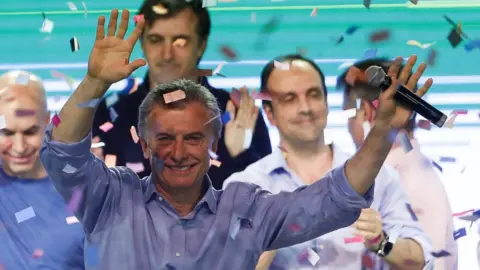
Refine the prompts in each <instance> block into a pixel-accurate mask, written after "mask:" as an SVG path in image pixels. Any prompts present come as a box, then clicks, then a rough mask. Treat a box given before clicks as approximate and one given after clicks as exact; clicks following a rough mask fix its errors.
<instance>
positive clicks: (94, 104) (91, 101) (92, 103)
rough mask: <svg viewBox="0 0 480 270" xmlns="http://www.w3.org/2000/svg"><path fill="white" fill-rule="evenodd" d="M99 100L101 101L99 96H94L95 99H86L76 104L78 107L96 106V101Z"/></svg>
mask: <svg viewBox="0 0 480 270" xmlns="http://www.w3.org/2000/svg"><path fill="white" fill-rule="evenodd" d="M100 101H102V99H101V98H95V99H92V100H89V101H86V102H84V103H81V104H78V107H80V108H95V107H97V105H98V103H100Z"/></svg>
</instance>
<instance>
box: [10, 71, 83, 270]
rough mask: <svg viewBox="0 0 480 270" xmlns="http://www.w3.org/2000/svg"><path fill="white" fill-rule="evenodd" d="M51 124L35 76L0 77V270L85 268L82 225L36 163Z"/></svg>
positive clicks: (25, 73) (15, 75)
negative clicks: (44, 136) (46, 129)
mask: <svg viewBox="0 0 480 270" xmlns="http://www.w3.org/2000/svg"><path fill="white" fill-rule="evenodd" d="M49 121H50V117H49V113H48V111H47V104H46V97H45V91H44V89H43V85H42V82H41V81H40V79H39V78H38V77H37V76H35V75H33V74H30V73H28V72H25V71H10V72H7V73H5V74H3V75H2V76H0V158H1V167H0V268H2V267H3V268H4V269H6V270H10V269H15V270H32V269H55V270H65V269H84V263H83V244H84V233H83V230H82V226H81V224H80V223H79V222H78V220H77V219H76V218H75V216H74V215H73V213H72V211H70V210H69V209H68V207H67V204H66V203H65V201H64V199H63V198H62V197H60V196H59V194H58V193H57V191H56V190H55V187H54V186H53V183H52V181H51V180H50V178H49V177H48V176H47V172H46V171H45V169H44V168H43V166H42V164H41V162H40V159H39V152H40V147H41V145H42V138H43V135H44V132H45V127H46V126H47V124H48V122H49ZM73 203H74V202H73ZM71 207H72V208H74V207H75V206H74V205H71ZM71 210H73V209H71Z"/></svg>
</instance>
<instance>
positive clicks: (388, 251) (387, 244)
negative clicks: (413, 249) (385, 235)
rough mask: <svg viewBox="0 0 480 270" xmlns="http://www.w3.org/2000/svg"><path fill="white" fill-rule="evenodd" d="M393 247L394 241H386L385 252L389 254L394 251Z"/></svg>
mask: <svg viewBox="0 0 480 270" xmlns="http://www.w3.org/2000/svg"><path fill="white" fill-rule="evenodd" d="M392 249H393V243H390V242H387V243H385V247H384V248H383V254H385V256H387V255H388V254H389V253H390V251H392Z"/></svg>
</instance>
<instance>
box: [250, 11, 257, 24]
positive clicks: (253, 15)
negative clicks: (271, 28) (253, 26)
mask: <svg viewBox="0 0 480 270" xmlns="http://www.w3.org/2000/svg"><path fill="white" fill-rule="evenodd" d="M250 22H251V23H257V13H255V12H252V13H250Z"/></svg>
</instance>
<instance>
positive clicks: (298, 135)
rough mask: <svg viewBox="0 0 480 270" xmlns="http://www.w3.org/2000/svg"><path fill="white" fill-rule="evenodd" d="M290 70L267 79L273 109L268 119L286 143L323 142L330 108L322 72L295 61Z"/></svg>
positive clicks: (278, 70)
mask: <svg viewBox="0 0 480 270" xmlns="http://www.w3.org/2000/svg"><path fill="white" fill-rule="evenodd" d="M290 66H291V67H290V69H289V70H282V69H278V68H275V69H274V70H273V71H272V73H271V74H270V77H269V78H268V83H267V88H268V91H269V93H270V95H271V96H272V108H273V109H272V110H270V109H269V108H268V107H265V111H266V113H267V116H268V119H269V120H270V122H271V123H272V124H273V125H275V126H276V127H278V129H279V132H280V134H281V136H282V139H283V140H287V141H289V142H290V143H293V144H297V145H305V144H311V143H316V142H318V140H321V139H323V132H324V129H325V126H326V124H327V115H328V106H327V102H326V100H325V94H324V92H325V89H323V83H322V79H321V77H320V75H319V73H318V72H317V71H316V70H315V69H314V68H313V67H312V66H311V65H310V64H309V63H307V62H305V61H301V60H294V61H293V62H292V64H291V65H290Z"/></svg>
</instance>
